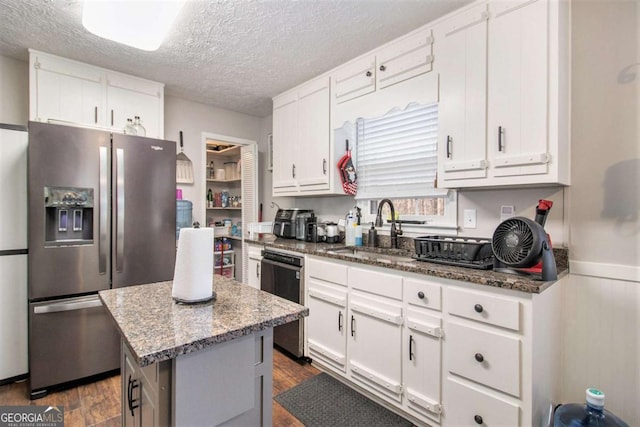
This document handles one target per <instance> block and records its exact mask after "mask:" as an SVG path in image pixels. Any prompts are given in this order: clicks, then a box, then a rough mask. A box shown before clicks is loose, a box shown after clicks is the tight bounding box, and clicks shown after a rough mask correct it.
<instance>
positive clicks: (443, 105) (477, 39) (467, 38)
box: [438, 4, 488, 186]
mask: <svg viewBox="0 0 640 427" xmlns="http://www.w3.org/2000/svg"><path fill="white" fill-rule="evenodd" d="M487 19H488V13H487V5H486V4H480V5H477V6H475V7H473V8H470V9H468V10H466V11H464V12H463V13H460V14H458V15H455V16H453V17H451V18H449V19H448V20H446V21H445V22H444V23H442V24H441V29H440V31H441V38H440V39H439V43H438V49H439V54H438V65H439V70H440V103H439V104H438V109H439V111H438V112H439V117H440V120H439V126H440V132H439V137H438V140H439V144H438V155H439V160H440V161H439V162H438V177H439V183H440V184H441V186H442V184H445V185H449V184H450V185H452V186H455V185H456V181H457V180H460V179H465V180H473V179H477V178H482V179H484V178H486V177H487V167H488V162H487V148H486V140H487V139H486V138H487V82H486V78H487Z"/></svg>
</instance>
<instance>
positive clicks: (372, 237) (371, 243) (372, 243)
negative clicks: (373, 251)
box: [367, 222, 378, 248]
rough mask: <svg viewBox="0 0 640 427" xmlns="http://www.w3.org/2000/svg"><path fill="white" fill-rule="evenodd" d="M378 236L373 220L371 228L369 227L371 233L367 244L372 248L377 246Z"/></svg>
mask: <svg viewBox="0 0 640 427" xmlns="http://www.w3.org/2000/svg"><path fill="white" fill-rule="evenodd" d="M377 238H378V232H377V231H376V228H375V227H374V225H373V222H371V228H370V229H369V235H368V236H367V246H368V247H370V248H375V247H376V239H377Z"/></svg>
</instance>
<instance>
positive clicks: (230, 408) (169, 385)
mask: <svg viewBox="0 0 640 427" xmlns="http://www.w3.org/2000/svg"><path fill="white" fill-rule="evenodd" d="M171 289H172V282H160V283H152V284H147V285H139V286H130V287H125V288H119V289H112V290H107V291H101V292H100V298H101V299H102V301H103V303H104V305H105V307H106V308H107V311H108V312H109V313H110V314H111V316H112V318H113V320H114V321H115V323H116V325H117V328H118V330H119V332H120V334H121V336H122V351H121V352H122V356H121V378H122V425H123V426H131V425H145V426H147V425H210V426H212V425H215V426H218V425H225V426H233V425H238V426H240V425H242V426H246V425H255V426H258V425H266V426H270V425H271V407H272V401H271V399H272V391H271V386H272V365H273V350H272V348H273V328H274V327H275V326H278V325H282V324H285V323H288V322H292V321H295V320H298V319H300V318H302V317H304V316H307V315H308V313H309V311H308V309H307V308H305V307H303V306H301V305H298V304H295V303H292V302H290V301H287V300H284V299H282V298H279V297H276V296H274V295H271V294H268V293H266V292H262V291H260V290H257V289H254V288H251V287H249V286H245V285H242V284H240V283H238V282H236V281H234V280H231V279H228V278H225V277H222V276H216V277H215V283H214V290H215V292H216V295H217V297H216V299H215V301H211V302H208V303H202V304H194V305H184V304H178V303H176V302H175V301H174V300H173V299H172V297H171Z"/></svg>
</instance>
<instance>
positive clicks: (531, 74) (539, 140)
mask: <svg viewBox="0 0 640 427" xmlns="http://www.w3.org/2000/svg"><path fill="white" fill-rule="evenodd" d="M548 3H549V2H547V1H542V0H537V1H525V0H518V1H502V0H500V1H496V2H493V3H490V4H489V8H490V13H491V22H490V25H489V80H488V81H489V112H488V114H489V118H488V123H489V124H488V126H489V129H488V149H489V160H490V164H491V168H492V174H493V176H516V175H534V174H545V173H547V170H548V161H549V155H548V134H547V124H548V122H547V117H548V111H549V110H548V95H547V94H548V73H549V68H548V64H549V62H548V40H549V36H548V29H549V27H548V24H549V22H548Z"/></svg>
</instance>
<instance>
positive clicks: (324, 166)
mask: <svg viewBox="0 0 640 427" xmlns="http://www.w3.org/2000/svg"><path fill="white" fill-rule="evenodd" d="M322 173H323V174H324V175H326V174H327V159H322Z"/></svg>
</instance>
